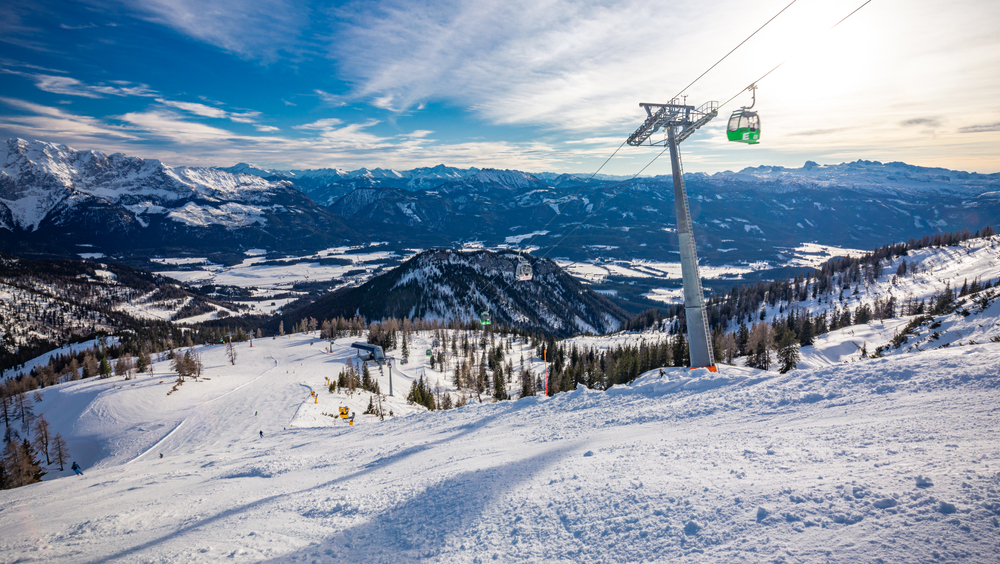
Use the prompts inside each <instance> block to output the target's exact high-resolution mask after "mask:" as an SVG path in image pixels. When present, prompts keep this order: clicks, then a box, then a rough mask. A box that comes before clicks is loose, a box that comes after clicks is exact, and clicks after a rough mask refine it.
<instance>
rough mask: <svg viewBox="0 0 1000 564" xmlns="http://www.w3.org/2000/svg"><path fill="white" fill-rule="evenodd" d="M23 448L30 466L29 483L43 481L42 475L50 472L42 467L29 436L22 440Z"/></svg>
mask: <svg viewBox="0 0 1000 564" xmlns="http://www.w3.org/2000/svg"><path fill="white" fill-rule="evenodd" d="M21 450H23V451H24V456H25V460H26V461H27V463H28V465H29V467H30V473H31V474H30V475H31V479H30V481H29V482H28V483H29V484H36V483H38V482H41V481H42V476H44V475H46V474H48V472H46V471H45V470H44V469H43V468H42V463H41V461H40V460H38V457H37V456H36V453H35V447H33V446H31V443H30V442H29V441H28V437H25V438H24V439H23V440H22V441H21Z"/></svg>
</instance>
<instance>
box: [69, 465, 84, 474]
mask: <svg viewBox="0 0 1000 564" xmlns="http://www.w3.org/2000/svg"><path fill="white" fill-rule="evenodd" d="M71 468H72V469H73V471H74V472H76V475H77V476H83V470H81V469H80V465H79V464H77V463H76V461H73V466H72V467H71Z"/></svg>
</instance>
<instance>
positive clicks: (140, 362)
mask: <svg viewBox="0 0 1000 564" xmlns="http://www.w3.org/2000/svg"><path fill="white" fill-rule="evenodd" d="M148 368H149V353H148V352H146V348H145V347H143V349H142V352H140V353H139V356H138V357H136V359H135V371H136V373H138V374H142V373H143V372H145V371H146V370H147V369H148Z"/></svg>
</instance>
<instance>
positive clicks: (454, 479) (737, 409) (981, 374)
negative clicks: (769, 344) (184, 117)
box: [0, 335, 1000, 563]
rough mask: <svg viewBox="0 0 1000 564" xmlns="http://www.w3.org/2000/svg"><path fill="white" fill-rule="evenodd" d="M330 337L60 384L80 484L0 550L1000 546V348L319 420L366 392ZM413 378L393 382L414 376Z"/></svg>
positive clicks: (411, 558) (770, 553)
mask: <svg viewBox="0 0 1000 564" xmlns="http://www.w3.org/2000/svg"><path fill="white" fill-rule="evenodd" d="M426 337H427V335H425V336H424V338H426ZM316 341H317V340H316V339H313V338H311V337H308V336H303V335H296V336H293V337H291V338H285V339H275V340H271V339H262V340H256V341H255V342H254V347H253V348H252V349H251V348H249V347H248V346H247V345H246V344H241V345H240V348H239V350H238V352H239V357H238V360H237V365H236V366H235V367H233V366H230V365H228V364H227V363H226V361H225V358H224V355H223V351H222V348H221V347H209V348H207V349H202V348H201V347H199V350H200V351H201V352H202V354H203V358H204V360H205V364H206V372H205V374H204V376H205V378H203V381H201V382H193V381H188V382H185V383H184V384H183V385H181V386H179V387H177V388H176V390H172V388H173V387H174V384H173V382H172V381H171V380H172V378H171V377H170V376H169V375H166V374H164V372H163V370H164V368H163V365H162V364H158V365H157V376H156V377H154V378H148V377H141V378H140V379H139V380H137V381H132V382H123V381H119V380H114V381H112V380H103V381H102V380H85V381H78V382H70V383H66V384H60V385H57V386H54V387H50V388H47V389H45V390H42V395H43V400H42V401H41V402H40V403H38V404H37V405H36V407H35V409H36V413H37V412H44V413H45V414H46V416H47V417H48V418H49V419H50V423H51V424H52V430H53V431H54V432H59V433H62V434H63V435H64V436H67V437H69V438H70V439H71V441H70V445H69V446H70V450H71V452H72V453H73V457H74V459H76V460H78V461H81V463H82V465H83V466H84V472H85V475H84V476H83V477H77V476H73V475H72V474H71V472H69V470H68V466H67V467H66V468H67V470H66V471H65V472H63V473H61V475H60V473H59V472H57V471H55V470H54V469H53V470H51V473H50V475H49V476H47V480H46V481H45V482H43V483H41V484H35V485H31V486H27V487H23V488H19V489H16V490H7V491H3V492H0V530H3V531H4V534H3V537H2V540H0V555H2V557H3V559H4V560H7V561H12V562H13V561H45V562H53V563H60V562H74V563H78V562H178V561H199V562H217V561H246V562H251V561H252V562H260V561H264V562H324V561H352V562H416V561H430V562H470V563H471V562H487V561H493V560H495V561H498V562H510V561H537V562H583V561H585V562H601V563H603V562H616V563H617V562H650V561H684V562H775V561H781V562H826V561H831V562H832V561H836V562H843V561H852V562H859V563H869V562H871V563H875V562H930V561H968V562H993V561H995V560H996V550H997V544H996V539H997V530H998V527H1000V522H998V516H1000V482H998V480H1000V469H998V468H997V465H998V464H1000V462H998V461H1000V446H998V444H997V443H996V441H995V438H994V437H993V436H992V434H991V433H990V432H989V430H990V429H992V428H993V427H994V423H995V422H994V419H995V414H996V411H997V409H998V402H1000V390H998V386H997V385H998V383H1000V344H983V345H976V346H970V347H962V348H949V349H944V350H938V351H929V352H924V353H919V354H915V355H908V356H905V357H899V358H886V359H879V360H867V361H863V362H858V363H853V364H850V365H839V366H832V367H828V368H823V369H819V370H808V371H795V372H792V373H790V374H787V375H780V376H779V375H776V374H774V373H761V372H757V371H754V370H750V369H743V368H727V367H723V369H722V371H721V372H720V373H718V374H710V373H707V372H705V371H696V372H694V373H688V372H687V371H685V370H681V369H665V371H664V375H665V376H664V377H662V378H661V377H660V376H659V371H652V372H651V373H650V374H648V375H646V376H644V377H642V378H641V379H640V380H638V381H637V382H636V383H634V384H633V385H632V386H628V387H615V388H612V389H611V390H609V391H608V392H594V391H588V390H586V389H579V390H577V391H575V392H570V393H564V394H559V395H557V396H555V397H553V398H549V399H545V398H538V397H535V398H526V399H522V400H518V401H509V402H499V403H493V404H483V405H479V404H472V405H469V406H467V407H464V408H460V409H455V410H449V411H444V412H433V413H428V412H422V411H419V410H417V409H415V408H412V407H410V408H404V407H403V406H402V405H401V404H398V403H397V404H394V405H399V408H398V411H396V413H409V414H408V415H406V416H400V417H395V418H389V419H388V420H386V421H385V422H378V421H371V420H369V418H368V416H362V415H360V413H359V414H358V415H357V424H356V425H354V426H351V427H349V426H347V425H345V424H344V423H343V422H341V421H340V420H339V419H338V418H332V417H328V416H326V415H323V413H324V412H325V413H336V409H337V407H338V406H339V405H343V404H345V402H354V404H353V405H351V406H350V407H352V408H353V409H355V410H357V406H358V405H360V404H361V403H362V402H365V403H366V402H367V397H360V398H359V397H357V396H355V397H354V398H353V399H349V398H346V397H344V396H339V395H336V394H330V393H328V392H326V391H325V389H324V388H325V381H324V377H327V376H335V375H336V373H337V371H338V370H340V369H341V367H342V366H343V362H344V361H345V360H346V358H347V355H348V354H350V353H349V352H348V349H346V341H345V343H341V342H340V341H338V343H337V345H336V346H335V348H334V352H333V353H325V352H322V350H323V347H324V346H325V345H326V343H324V342H316ZM415 344H416V343H415ZM418 346H419V345H418ZM404 372H406V375H405V376H401V375H400V374H399V372H394V375H393V377H394V378H398V380H397V381H396V390H397V392H396V393H397V394H399V393H400V392H399V390H400V389H401V388H402V387H403V386H400V384H401V383H402V384H405V383H406V382H408V379H409V378H412V377H413V376H416V373H415V371H404ZM161 382H162V383H161ZM382 386H383V389H384V388H385V382H384V381H383V382H382ZM313 390H315V391H318V392H319V397H318V399H314V398H312V397H311V396H310V391H313ZM168 392H169V395H168ZM314 402H315V403H314ZM404 409H405V410H406V411H404ZM258 431H263V433H264V436H263V438H261V437H260V435H259V433H258ZM161 453H162V454H163V458H162V459H161V458H159V455H160V454H161ZM57 475H59V476H57Z"/></svg>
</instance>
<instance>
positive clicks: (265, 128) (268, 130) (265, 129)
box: [254, 124, 281, 133]
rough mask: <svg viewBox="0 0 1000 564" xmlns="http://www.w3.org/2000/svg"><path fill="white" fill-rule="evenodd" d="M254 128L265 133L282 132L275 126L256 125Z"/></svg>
mask: <svg viewBox="0 0 1000 564" xmlns="http://www.w3.org/2000/svg"><path fill="white" fill-rule="evenodd" d="M254 128H255V129H256V130H257V131H263V132H264V133H273V132H275V131H281V130H280V129H279V128H277V127H274V126H273V125H260V124H256V125H254Z"/></svg>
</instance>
